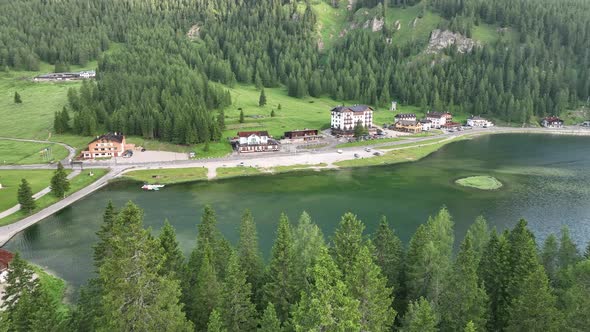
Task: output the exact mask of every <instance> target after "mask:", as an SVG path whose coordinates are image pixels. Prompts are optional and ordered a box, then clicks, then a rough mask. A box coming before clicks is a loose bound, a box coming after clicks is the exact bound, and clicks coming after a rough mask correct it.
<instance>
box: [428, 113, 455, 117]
mask: <svg viewBox="0 0 590 332" xmlns="http://www.w3.org/2000/svg"><path fill="white" fill-rule="evenodd" d="M447 115H451V113H449V112H428V113H426V117H427V118H442V117H443V116H447Z"/></svg>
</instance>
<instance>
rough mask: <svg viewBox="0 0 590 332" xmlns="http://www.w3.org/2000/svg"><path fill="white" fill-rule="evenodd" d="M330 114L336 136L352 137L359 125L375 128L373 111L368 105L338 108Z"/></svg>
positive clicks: (331, 125)
mask: <svg viewBox="0 0 590 332" xmlns="http://www.w3.org/2000/svg"><path fill="white" fill-rule="evenodd" d="M330 113H331V121H330V127H331V128H332V133H334V134H344V135H352V134H353V132H354V128H355V127H356V126H357V125H358V124H360V125H362V126H363V127H365V128H368V129H371V128H373V109H372V108H371V107H369V106H367V105H354V106H338V107H334V108H333V109H332V110H331V111H330Z"/></svg>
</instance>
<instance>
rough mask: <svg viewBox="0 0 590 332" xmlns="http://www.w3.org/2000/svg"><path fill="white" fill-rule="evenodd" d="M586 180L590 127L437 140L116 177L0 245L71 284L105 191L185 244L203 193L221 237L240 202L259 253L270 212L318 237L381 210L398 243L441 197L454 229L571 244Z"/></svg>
mask: <svg viewBox="0 0 590 332" xmlns="http://www.w3.org/2000/svg"><path fill="white" fill-rule="evenodd" d="M472 175H492V176H494V177H496V178H497V179H499V180H500V181H501V182H502V183H503V184H504V186H503V187H502V188H501V189H499V190H495V191H481V190H478V189H473V188H466V187H460V186H458V185H456V184H455V183H454V181H455V180H456V179H458V178H461V177H465V176H472ZM589 186H590V137H570V136H551V135H523V134H520V135H519V134H504V135H486V136H482V137H478V138H475V139H471V140H465V141H460V142H457V143H453V144H450V145H447V146H445V147H443V148H442V149H441V150H439V151H437V152H435V153H433V154H432V155H430V156H429V157H427V158H425V159H423V160H421V161H418V162H414V163H406V164H398V165H391V166H382V167H368V168H358V169H346V170H337V171H323V172H315V171H305V172H297V173H285V174H279V175H263V176H252V177H243V178H234V179H226V180H219V181H212V182H207V181H203V182H194V183H186V184H179V185H170V186H166V188H164V189H162V190H161V191H159V192H144V191H142V190H141V189H140V184H138V183H136V182H118V183H114V184H111V185H109V186H107V187H106V188H104V189H102V190H100V191H98V192H96V193H94V194H93V195H91V196H89V197H87V198H85V199H84V200H81V201H79V202H77V203H76V204H74V205H72V206H70V207H68V208H66V209H64V210H62V211H60V212H59V213H57V214H56V215H54V216H51V217H49V218H47V219H46V220H44V221H42V222H40V223H38V224H37V225H34V226H32V227H31V228H29V229H27V230H26V231H24V232H22V233H20V234H18V235H17V236H15V237H14V238H13V239H12V240H11V241H10V242H9V243H7V245H6V246H5V247H6V248H7V249H8V250H11V251H19V252H21V253H22V255H23V256H24V257H25V258H26V259H28V260H30V261H32V262H34V263H36V264H38V265H40V266H43V267H45V268H47V269H48V270H49V271H52V272H53V273H54V274H56V275H57V276H59V277H62V278H64V279H65V280H66V281H67V282H68V283H70V285H71V286H73V287H71V289H76V288H77V287H78V286H80V285H81V284H83V283H84V282H85V281H86V280H87V279H88V278H89V277H90V276H92V244H93V243H94V242H95V241H96V237H95V232H96V231H97V230H98V228H99V226H100V223H101V221H102V220H101V218H102V212H103V209H104V207H105V206H106V204H107V201H108V200H113V202H114V203H115V204H116V205H117V206H119V207H120V206H122V205H124V204H125V203H126V202H127V201H129V200H131V201H134V202H136V203H137V204H138V205H139V206H140V207H141V208H143V209H144V210H145V224H146V226H149V227H152V229H153V231H154V233H157V232H158V231H159V229H160V228H161V227H162V225H163V222H164V220H165V219H166V218H167V219H168V220H169V221H170V222H171V223H172V224H173V225H174V227H175V228H176V230H177V236H178V239H179V241H180V243H181V245H182V248H183V250H184V252H185V253H187V254H188V252H190V250H191V248H192V247H193V245H194V242H195V237H196V226H197V224H198V223H199V221H200V215H201V211H202V208H203V206H204V205H205V204H211V205H212V206H213V207H214V209H215V210H216V212H217V217H218V218H217V219H218V225H219V227H220V229H221V231H222V233H223V234H224V235H225V236H226V237H227V238H228V239H229V240H230V241H231V242H232V243H236V242H237V238H238V226H239V221H240V215H241V213H242V211H243V210H244V209H246V208H249V209H251V210H252V213H253V215H254V218H255V220H256V222H257V225H258V232H259V237H260V246H261V250H262V251H263V253H264V255H265V257H268V254H269V252H270V248H271V246H272V241H273V239H274V234H275V228H276V225H277V223H278V219H279V215H280V213H281V212H285V213H287V215H288V216H289V217H290V219H291V221H292V222H295V221H296V219H297V218H298V216H299V215H300V214H301V212H302V211H303V210H305V211H307V212H308V213H309V214H310V215H311V216H312V219H313V220H314V221H315V222H316V223H317V224H318V225H320V227H321V228H322V230H323V231H324V234H325V235H326V236H328V237H329V236H331V235H332V233H333V231H334V228H335V227H336V226H337V225H338V222H339V220H340V216H341V215H342V214H343V213H345V212H347V211H352V212H354V213H355V214H357V215H358V216H359V218H360V219H362V220H363V221H364V222H365V224H366V232H367V233H369V232H373V231H374V229H375V227H376V225H377V224H378V221H379V219H380V216H381V215H385V216H387V218H388V220H389V222H390V225H392V226H393V227H394V228H395V230H396V232H397V234H398V235H399V236H400V237H401V238H402V240H403V241H406V242H407V241H408V239H409V238H410V236H411V235H412V233H413V232H414V231H415V230H416V228H417V226H418V225H419V224H420V223H423V222H425V221H426V220H427V218H428V216H429V215H433V214H435V213H436V212H437V211H438V210H439V209H440V208H441V207H442V206H446V207H447V208H448V209H449V211H450V212H451V214H452V216H453V218H454V221H455V231H456V238H457V239H461V238H462V237H463V236H464V234H465V232H466V230H467V228H468V227H469V226H470V225H471V223H472V222H473V221H474V219H475V218H476V217H477V216H478V215H483V216H485V218H486V219H487V220H488V222H489V223H490V225H492V226H495V227H496V228H497V229H499V230H503V229H505V228H507V227H512V226H513V225H514V224H515V223H516V222H517V221H518V220H519V219H520V218H525V219H527V220H528V222H529V226H530V228H531V229H532V230H533V232H534V234H535V236H536V237H537V240H538V242H540V241H542V240H543V239H544V238H545V237H546V236H547V234H549V233H552V232H559V230H560V228H561V227H562V226H563V225H567V226H569V228H570V230H571V234H572V237H573V239H574V240H575V241H576V243H577V244H578V246H579V247H580V249H582V246H585V244H586V243H587V242H588V241H589V240H590V188H589ZM456 242H458V241H456Z"/></svg>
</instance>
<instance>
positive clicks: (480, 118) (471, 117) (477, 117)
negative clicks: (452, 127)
mask: <svg viewBox="0 0 590 332" xmlns="http://www.w3.org/2000/svg"><path fill="white" fill-rule="evenodd" d="M469 120H485V119H484V118H482V117H481V116H479V115H472V116H470V117H469Z"/></svg>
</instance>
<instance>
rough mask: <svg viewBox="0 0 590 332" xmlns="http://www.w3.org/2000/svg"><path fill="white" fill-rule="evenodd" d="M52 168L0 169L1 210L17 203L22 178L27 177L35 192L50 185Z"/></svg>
mask: <svg viewBox="0 0 590 332" xmlns="http://www.w3.org/2000/svg"><path fill="white" fill-rule="evenodd" d="M52 176H53V171H52V170H18V171H17V170H0V184H2V189H0V211H4V210H6V209H9V208H11V207H13V206H15V205H16V204H17V198H16V196H17V192H18V186H19V185H20V182H21V179H23V178H24V179H27V181H28V182H29V185H30V186H31V190H32V191H33V193H36V192H39V191H41V189H43V188H46V187H47V186H49V181H50V180H51V177H52Z"/></svg>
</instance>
